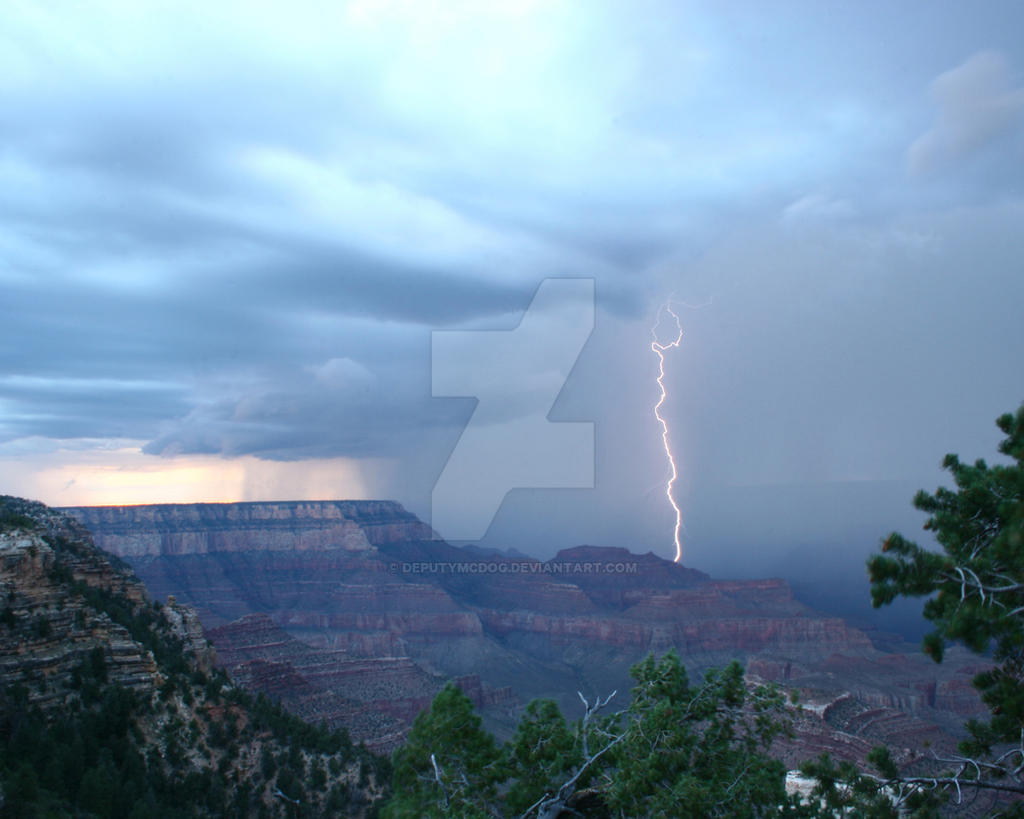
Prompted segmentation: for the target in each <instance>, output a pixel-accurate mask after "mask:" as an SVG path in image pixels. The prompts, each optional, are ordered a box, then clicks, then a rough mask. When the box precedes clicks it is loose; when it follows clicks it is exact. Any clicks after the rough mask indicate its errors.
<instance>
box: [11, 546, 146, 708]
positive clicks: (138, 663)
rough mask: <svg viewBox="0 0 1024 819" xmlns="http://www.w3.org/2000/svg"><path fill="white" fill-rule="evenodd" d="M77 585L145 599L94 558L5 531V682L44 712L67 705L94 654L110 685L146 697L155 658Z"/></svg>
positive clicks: (132, 582)
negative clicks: (75, 588)
mask: <svg viewBox="0 0 1024 819" xmlns="http://www.w3.org/2000/svg"><path fill="white" fill-rule="evenodd" d="M74 581H78V582H80V583H83V584H84V585H85V586H87V587H88V588H90V589H95V590H97V591H98V592H102V591H106V590H116V592H117V593H119V594H125V595H130V596H131V597H132V598H136V599H138V598H141V597H142V596H143V594H144V592H143V590H142V587H141V584H140V583H139V582H138V580H136V579H135V578H134V577H132V576H131V575H130V574H127V573H123V572H120V571H117V570H116V569H114V567H112V566H110V565H109V564H108V563H106V562H105V561H103V560H102V559H101V558H100V557H99V556H98V555H97V554H95V553H89V552H88V551H86V550H84V549H82V550H80V551H77V552H71V551H69V550H65V549H61V548H60V547H56V546H54V545H52V543H51V542H48V539H47V538H46V537H45V536H44V535H43V534H41V533H38V532H28V531H24V530H15V531H8V532H3V533H0V598H2V600H3V603H2V605H3V612H2V614H0V617H2V620H3V623H4V624H3V625H2V626H0V679H2V681H3V683H4V684H5V685H6V686H10V685H15V686H17V685H23V686H25V687H26V688H27V690H28V698H29V701H30V702H31V703H33V704H35V705H38V706H39V707H41V708H43V709H44V710H47V709H50V708H62V707H66V706H68V705H69V704H70V703H71V702H72V701H73V700H75V699H76V698H77V694H76V693H75V690H76V688H77V687H78V685H80V683H79V682H78V679H79V678H80V670H81V669H82V668H83V667H84V666H86V665H87V664H89V663H92V662H93V657H94V656H97V657H98V658H99V659H100V660H101V661H102V664H103V667H104V669H105V676H106V678H107V680H108V681H109V682H111V683H114V684H117V685H121V686H123V687H125V688H129V689H131V690H133V691H136V692H138V693H139V694H141V695H142V696H148V695H149V694H151V693H152V691H153V689H154V687H155V686H156V685H157V684H158V682H159V676H158V674H157V667H156V662H155V660H154V659H153V656H152V654H150V653H149V652H148V651H147V650H146V649H144V648H143V647H142V646H141V645H140V644H139V643H137V642H136V641H134V640H133V639H132V637H131V635H130V634H129V632H128V630H127V629H126V628H124V627H123V626H121V625H119V624H117V623H115V622H113V621H112V620H111V619H110V617H109V616H108V615H107V614H105V613H103V612H102V611H97V610H96V609H95V607H93V606H91V605H90V604H89V603H88V601H87V600H86V598H85V597H84V596H83V595H81V594H76V593H75V592H74V591H73V588H72V586H71V583H73V582H74ZM94 652H99V654H98V655H96V654H95V653H94Z"/></svg>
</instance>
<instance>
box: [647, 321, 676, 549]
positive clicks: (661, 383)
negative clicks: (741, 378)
mask: <svg viewBox="0 0 1024 819" xmlns="http://www.w3.org/2000/svg"><path fill="white" fill-rule="evenodd" d="M662 313H668V314H669V315H670V316H672V320H673V321H674V322H675V323H676V337H675V338H674V339H673V340H672V341H670V342H668V343H667V344H662V343H661V342H660V341H658V325H659V324H661V315H662ZM651 336H652V339H653V340H652V341H651V350H652V351H653V352H654V354H655V355H656V356H658V389H659V390H660V391H661V395H660V396H658V403H657V404H655V405H654V417H655V418H657V419H658V423H659V424H661V442H662V443H663V444H664V445H665V457H667V458H668V463H669V466H670V467H671V468H672V473H671V475H670V476H669V479H668V483H666V484H665V495H666V497H668V502H669V503H670V504H672V508H673V509H674V510H675V513H676V526H675V530H674V531H673V533H672V540H673V542H674V543H675V545H676V556H675V562H676V563H678V562H679V561H680V560H681V559H682V557H683V547H682V544H681V543H680V541H679V530H680V529H682V526H683V513H682V510H681V509H680V508H679V504H678V503H676V499H675V496H674V495H673V494H672V489H673V487H674V486H675V483H676V478H678V477H679V472H678V471H677V470H676V460H675V458H674V457H672V447H671V446H670V445H669V440H668V422H667V421H666V420H665V418H664V417H663V416H662V414H661V405H662V404H664V403H665V398H666V397H667V394H666V392H665V351H666V350H671V349H673V348H676V347H678V346H679V344H680V342H681V341H682V340H683V325H682V324H681V323H680V322H679V316H677V315H676V313H675V311H673V309H672V303H671V302H667V303H666V304H665V305H664V306H663V307H662V308H661V309H660V310H659V311H658V316H657V321H655V323H654V326H653V327H652V328H651Z"/></svg>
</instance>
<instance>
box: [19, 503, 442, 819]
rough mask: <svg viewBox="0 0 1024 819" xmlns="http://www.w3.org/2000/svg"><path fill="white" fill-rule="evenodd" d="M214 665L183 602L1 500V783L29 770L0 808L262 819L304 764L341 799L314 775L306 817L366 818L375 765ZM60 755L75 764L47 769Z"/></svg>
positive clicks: (75, 534)
mask: <svg viewBox="0 0 1024 819" xmlns="http://www.w3.org/2000/svg"><path fill="white" fill-rule="evenodd" d="M215 659H216V658H215V654H214V652H213V649H212V648H211V646H210V644H209V642H208V640H207V639H206V636H205V633H204V630H203V628H202V625H201V624H200V621H199V619H198V617H197V615H196V612H195V611H194V610H193V609H192V608H191V607H190V606H188V605H187V604H184V603H181V602H178V601H177V600H175V599H174V598H170V599H168V601H167V603H166V604H164V605H160V604H159V603H156V602H154V601H153V600H152V599H150V597H149V596H148V594H147V592H146V589H145V588H144V586H143V585H142V583H141V582H140V581H139V579H138V578H137V577H136V576H135V575H134V573H133V572H132V570H131V569H130V568H129V567H128V566H127V564H124V563H123V562H121V561H120V560H119V559H118V558H116V557H114V556H113V555H109V554H106V553H104V552H102V551H101V550H99V549H97V548H96V546H95V545H94V544H93V542H92V540H91V538H90V537H89V534H88V532H87V531H86V530H85V529H84V528H82V526H81V525H79V524H78V523H76V522H75V521H74V520H73V519H71V518H68V517H66V516H63V515H61V514H59V513H57V512H55V511H54V510H52V509H49V508H47V507H45V506H43V505H42V504H38V503H33V502H30V501H25V500H22V499H19V498H11V497H7V496H0V727H2V731H3V733H4V735H5V736H7V737H8V738H10V737H11V736H12V735H17V737H18V739H17V742H18V745H17V747H18V757H17V758H15V759H13V760H12V759H11V758H10V756H9V757H8V759H7V760H5V765H4V766H3V767H4V770H3V771H2V772H0V773H3V774H4V778H5V780H6V781H8V782H9V781H11V780H10V778H9V773H10V769H11V767H12V765H19V764H20V765H21V766H22V768H24V769H26V770H32V771H35V772H37V776H38V779H32V780H31V781H32V788H30V789H27V790H26V789H21V790H20V791H19V792H18V796H17V797H16V804H11V805H6V804H5V805H3V807H4V808H5V809H7V808H12V809H16V810H15V812H16V813H17V815H33V816H34V815H43V814H44V813H45V814H46V815H51V814H52V815H57V814H59V815H68V816H70V815H76V816H77V815H87V814H88V815H95V814H96V813H97V810H98V811H99V812H100V813H102V814H103V815H114V814H116V815H129V814H130V815H145V816H155V815H161V816H162V815H172V814H175V815H176V812H177V811H178V809H179V807H180V806H182V805H186V806H187V808H188V812H189V815H194V816H224V815H227V813H228V812H229V811H228V807H229V805H230V806H231V811H230V813H231V814H232V815H264V814H266V815H270V814H271V813H273V812H275V811H276V809H277V807H278V804H279V802H280V797H279V796H277V794H278V793H279V792H280V789H281V788H282V787H288V786H289V785H290V784H292V783H294V782H295V781H296V776H304V775H305V773H304V772H305V771H306V770H307V768H308V766H315V767H316V768H319V769H324V770H326V769H328V768H330V770H331V771H332V774H334V775H335V779H336V781H338V782H343V783H344V793H340V792H336V793H334V794H333V797H334V801H335V802H336V803H338V804H335V805H334V806H329V805H328V801H329V794H328V789H327V787H326V781H324V782H321V783H320V784H319V785H315V786H314V785H313V784H312V783H311V784H310V787H309V788H308V789H307V790H306V791H305V793H304V796H303V800H304V801H303V805H304V808H303V815H309V816H326V815H331V816H334V815H338V811H339V809H340V805H342V804H343V805H344V807H345V808H346V812H345V815H351V816H364V815H366V813H367V811H368V810H369V809H370V802H371V800H372V799H373V798H375V797H376V796H377V795H378V794H379V793H380V792H381V790H382V788H381V786H380V779H379V778H378V775H379V771H380V769H379V762H380V761H379V760H378V759H376V758H375V757H372V756H371V755H370V754H369V753H368V752H367V751H365V749H359V748H356V747H354V746H353V745H352V743H351V741H350V740H349V739H348V738H347V736H345V735H344V734H343V733H331V732H330V731H328V730H325V729H322V728H317V727H315V726H313V725H304V724H302V723H301V722H300V721H299V720H297V719H296V718H295V717H293V716H289V715H287V714H286V713H284V712H282V711H281V710H280V707H279V706H278V705H276V704H273V703H272V702H269V701H266V700H262V701H258V700H255V698H253V697H252V696H251V695H249V694H247V693H245V692H244V691H243V690H242V689H240V688H238V687H237V686H236V685H234V684H232V683H231V681H230V680H229V679H228V677H227V676H225V674H224V672H223V671H222V670H219V669H217V670H212V671H211V669H212V667H213V664H214V661H215ZM413 672H414V673H418V674H420V675H421V676H422V672H419V671H418V669H413ZM352 677H358V674H352V673H349V674H348V675H347V678H352ZM347 678H338V676H337V675H335V676H334V677H332V678H331V679H330V683H329V684H330V685H344V684H345V682H346V679H347ZM325 687H326V684H325ZM382 698H383V697H382ZM313 712H314V713H313V716H317V717H319V716H320V713H319V711H317V709H313ZM403 717H404V714H403ZM72 742H73V744H72ZM65 746H70V747H65ZM55 749H56V751H55ZM76 749H77V750H76ZM83 749H84V750H83ZM69 750H70V751H71V756H68V755H67V753H66V752H67V751H69ZM57 757H60V758H61V759H63V758H73V760H74V764H73V765H70V766H67V767H61V766H60V765H59V764H58V765H57V766H56V767H54V764H55V761H59V760H57ZM266 760H275V764H274V765H272V766H271V765H270V764H269V762H267V761H266ZM285 760H287V762H285ZM285 766H288V769H287V770H285ZM293 768H294V769H295V770H293ZM296 770H301V771H302V772H303V773H302V774H297V773H296ZM96 782H103V783H105V784H104V785H103V787H104V788H105V790H104V791H103V792H104V793H112V792H113V790H115V789H116V790H117V792H118V794H119V797H118V798H119V800H120V802H119V803H118V804H119V807H118V808H117V809H116V810H112V809H111V808H110V804H109V803H107V804H106V806H105V807H104V806H100V807H99V808H98V807H97V803H96V802H95V800H93V799H92V797H91V796H89V795H88V794H89V793H92V794H95V793H96V792H97V791H96V790H95V788H94V789H93V790H92V791H89V790H88V788H89V787H92V785H88V786H87V783H93V784H95V783H96ZM199 783H201V784H199ZM197 784H198V789H197ZM5 815H6V814H5ZM12 815H14V814H13V813H12Z"/></svg>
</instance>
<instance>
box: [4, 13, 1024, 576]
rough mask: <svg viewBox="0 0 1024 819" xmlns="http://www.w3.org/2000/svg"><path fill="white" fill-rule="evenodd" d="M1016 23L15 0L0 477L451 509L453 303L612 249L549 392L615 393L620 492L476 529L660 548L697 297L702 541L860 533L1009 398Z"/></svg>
mask: <svg viewBox="0 0 1024 819" xmlns="http://www.w3.org/2000/svg"><path fill="white" fill-rule="evenodd" d="M1022 31H1024V6H1022V5H1021V4H1020V3H1019V2H1016V0H1009V2H1005V3H1000V2H983V3H977V4H965V3H961V2H930V3H924V2H913V3H910V2H894V0H886V2H877V3H872V2H856V3H853V2H850V3H844V2H826V3H822V2H786V3H779V4H766V3H762V2H749V3H729V2H718V1H717V0H716V2H706V3H701V2H694V3H690V2H682V1H681V0H672V1H671V2H668V1H666V2H656V1H654V0H650V1H648V0H639V2H599V0H586V2H584V1H583V0H579V2H550V3H549V2H540V1H539V0H537V1H534V0H506V1H505V2H479V0H477V1H476V2H456V0H450V2H427V1H426V0H404V1H403V0H361V1H359V2H351V3H348V4H345V3H341V2H339V3H324V4H321V3H309V2H303V1H302V0H294V1H293V2H289V3H265V4H261V3H253V2H244V3H243V2H237V3H230V2H224V3H195V4H186V3H156V2H122V3H115V2H107V3H102V2H83V3H75V4H57V3H50V2H35V3H33V2H19V0H13V2H8V3H6V4H5V6H4V12H3V14H2V15H0V134H2V142H0V293H2V298H0V492H6V493H12V494H19V495H28V496H31V497H35V498H38V499H41V500H43V501H46V502H48V503H51V504H55V505H61V504H78V503H130V502H152V501H192V500H261V499H285V498H302V497H309V498H316V497H391V498H397V499H398V500H400V501H402V502H404V503H405V504H406V505H407V506H409V507H410V508H411V509H413V510H414V511H416V512H417V513H419V514H420V515H421V516H423V517H424V518H429V515H430V493H431V489H432V487H433V485H434V483H435V481H436V480H437V479H438V476H439V475H440V474H441V470H442V469H443V467H444V465H445V462H446V459H447V458H448V456H449V453H450V452H451V450H452V447H453V446H454V445H455V443H456V441H457V440H458V438H459V434H460V432H461V430H462V426H463V424H464V423H465V421H466V420H467V418H468V417H469V414H470V412H471V411H472V402H471V401H469V402H467V400H466V399H442V398H432V397H431V358H430V355H431V353H430V350H431V331H432V330H435V329H452V328H457V329H458V328H478V329H500V328H504V329H508V328H512V327H515V326H516V323H517V322H518V321H519V319H520V317H521V316H522V314H523V311H524V310H525V309H526V307H527V306H528V305H529V303H530V300H531V298H532V296H533V294H534V293H535V291H536V290H537V288H538V286H539V285H540V283H541V281H542V280H544V279H545V278H547V277H589V278H592V279H593V280H594V282H595V289H596V294H597V296H596V297H597V311H596V316H595V325H594V331H593V334H592V335H591V336H590V339H589V341H588V342H587V344H586V346H585V347H584V349H583V352H582V354H581V355H580V358H579V360H578V362H577V363H576V366H575V369H574V370H573V372H572V375H571V377H570V378H569V379H568V381H567V382H566V384H565V387H564V389H563V390H562V392H561V395H560V397H559V399H558V401H557V403H556V404H555V407H554V410H553V412H552V414H551V418H552V419H555V420H560V421H593V422H594V424H595V444H596V472H595V481H594V483H595V488H594V489H578V490H554V491H539V490H538V491H523V492H518V491H517V492H514V493H512V494H511V495H509V497H508V499H507V501H506V504H505V506H504V507H503V509H502V512H501V513H500V514H499V516H498V519H497V521H496V523H495V524H494V526H493V527H492V531H491V533H490V534H489V536H488V538H487V542H488V543H490V544H491V545H495V546H503V545H514V546H517V547H519V548H521V549H524V550H526V551H532V552H534V553H537V554H542V555H546V554H549V553H550V552H551V551H553V550H554V549H556V548H559V547H562V546H566V545H572V544H574V543H579V542H591V543H600V544H603V545H626V546H629V547H631V548H633V549H635V550H638V551H647V550H648V549H652V550H654V551H655V552H657V553H659V554H662V555H664V556H666V557H668V556H671V554H672V552H673V548H672V544H671V527H672V520H673V518H672V514H671V509H670V508H669V507H668V505H667V502H666V499H665V497H664V491H663V486H664V483H663V482H664V480H665V478H666V475H667V463H666V461H665V458H664V453H663V451H662V450H661V442H660V438H659V429H658V427H657V425H656V422H655V419H654V417H653V415H652V406H653V403H654V401H655V400H656V398H657V391H656V389H657V388H656V384H655V382H654V378H655V376H656V369H657V362H656V359H655V356H654V354H653V353H652V351H651V349H650V341H651V337H650V327H651V325H652V323H653V321H654V320H655V317H656V313H657V309H658V307H659V305H660V304H661V303H663V302H664V301H665V300H666V299H669V298H673V299H674V300H675V303H676V305H677V312H678V313H679V315H680V318H681V320H682V323H683V329H684V337H683V341H682V343H681V345H680V347H679V348H678V349H676V350H671V351H669V353H668V354H667V355H666V378H665V383H666V388H667V390H668V398H667V400H666V403H665V406H664V410H663V414H664V415H665V417H666V419H667V421H668V423H669V426H670V431H671V439H672V444H673V448H674V450H675V452H676V454H677V460H678V463H679V467H680V481H679V484H678V487H677V494H678V497H679V500H680V503H681V505H682V507H683V511H684V520H685V524H686V526H685V530H684V539H685V541H686V547H685V549H686V551H685V558H684V560H685V562H688V563H690V564H691V565H696V566H698V567H700V568H709V569H712V570H718V571H725V572H730V571H731V572H734V573H738V572H743V571H748V572H750V571H760V570H762V569H764V570H770V569H772V566H773V564H772V560H769V558H768V556H769V555H774V556H775V557H777V558H779V559H780V560H781V559H785V560H792V559H793V558H794V555H796V556H798V557H799V555H801V554H804V553H803V552H801V551H800V550H801V549H813V548H818V547H824V546H827V547H828V548H829V549H834V550H836V554H837V555H840V554H841V553H844V550H846V551H852V552H855V553H856V554H857V555H860V554H861V552H862V551H863V550H865V549H869V548H871V547H872V546H873V545H874V544H875V542H876V541H877V537H879V536H881V535H882V534H884V533H885V531H887V530H888V529H890V528H892V526H893V525H896V524H898V525H905V524H906V523H907V521H909V522H910V525H915V526H916V524H917V522H919V521H918V519H917V518H915V517H913V514H914V513H912V512H909V513H908V512H907V510H909V500H910V495H911V494H912V491H913V489H914V488H916V487H917V486H918V485H927V486H929V488H932V487H934V485H935V484H936V483H937V482H938V481H939V480H940V478H941V474H940V472H939V471H938V468H937V466H938V463H939V461H940V460H941V457H942V455H943V454H944V453H945V452H947V451H958V452H960V453H961V454H962V455H963V456H964V457H968V458H974V457H978V456H986V457H989V456H991V455H992V454H993V452H994V448H995V443H996V441H997V440H998V437H999V436H998V431H997V430H996V429H995V426H994V424H993V420H994V418H995V417H996V416H997V415H999V414H1000V413H1001V412H1004V411H1008V410H1012V409H1014V408H1016V407H1017V406H1018V404H1019V403H1020V402H1021V400H1022V399H1024V379H1022V376H1024V355H1022V353H1024V320H1022V315H1024V314H1022V308H1024V269H1022V267H1024V265H1022V263H1024V242H1022V233H1024V39H1022V38H1021V36H1020V33H1021V32H1022ZM538 366H539V367H542V366H544V365H543V364H542V363H541V364H538ZM523 390H524V387H523V385H521V384H518V383H516V384H509V385H508V394H509V411H508V413H507V415H508V417H507V418H506V419H505V420H506V421H507V422H508V423H510V424H513V423H515V421H516V418H515V417H513V416H515V415H516V412H517V411H518V410H517V408H518V407H519V406H520V403H523V402H519V401H517V396H519V395H520V393H521V392H522V391H523ZM526 403H528V402H526ZM528 409H529V408H524V409H522V412H524V413H526V412H527V411H528ZM908 514H909V517H908ZM441 534H442V535H443V534H444V533H443V532H442V533H441ZM769 547H770V548H769ZM794 550H795V551H794ZM751 556H753V557H751ZM755 558H756V559H755ZM772 559H773V560H774V559H775V558H772ZM857 559H858V560H860V557H858V558H857ZM800 560H802V561H806V560H807V557H806V554H804V557H803V558H800ZM776 562H777V561H776ZM839 563H841V561H840V560H839V558H838V557H837V565H838V564H839Z"/></svg>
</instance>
